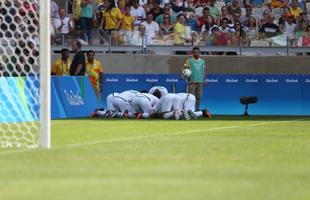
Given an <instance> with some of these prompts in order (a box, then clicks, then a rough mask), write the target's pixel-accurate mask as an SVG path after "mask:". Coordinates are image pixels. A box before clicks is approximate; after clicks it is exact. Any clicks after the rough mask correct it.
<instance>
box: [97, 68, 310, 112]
mask: <svg viewBox="0 0 310 200" xmlns="http://www.w3.org/2000/svg"><path fill="white" fill-rule="evenodd" d="M154 85H160V86H164V87H166V88H167V89H168V91H169V92H186V82H185V81H184V80H181V79H180V76H179V74H143V75H141V74H140V75H135V74H106V75H105V79H104V90H103V94H102V104H103V105H106V96H107V95H108V94H110V93H112V92H122V91H125V90H130V89H133V90H138V91H140V90H149V89H150V88H151V87H152V86H154ZM309 91H310V75H272V74H271V75H251V74H242V75H223V74H212V75H208V77H207V81H206V85H205V87H204V89H203V96H202V102H201V109H203V108H208V109H209V110H210V111H211V112H212V113H214V114H225V115H240V114H242V113H243V112H244V105H242V104H241V103H240V98H241V97H243V96H257V98H258V102H257V103H256V104H253V105H249V113H250V114H253V115H309V114H310V93H309Z"/></svg>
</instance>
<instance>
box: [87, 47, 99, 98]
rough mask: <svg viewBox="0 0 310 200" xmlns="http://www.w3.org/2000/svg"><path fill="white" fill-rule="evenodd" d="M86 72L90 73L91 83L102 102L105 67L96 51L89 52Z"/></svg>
mask: <svg viewBox="0 0 310 200" xmlns="http://www.w3.org/2000/svg"><path fill="white" fill-rule="evenodd" d="M85 74H86V75H88V78H89V80H90V83H91V85H92V87H93V89H94V92H95V94H96V96H97V97H98V100H99V102H100V101H101V92H102V83H103V68H102V64H101V62H100V61H99V60H97V59H95V52H94V51H92V50H89V51H88V52H87V60H86V72H85Z"/></svg>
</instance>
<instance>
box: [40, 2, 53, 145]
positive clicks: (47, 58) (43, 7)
mask: <svg viewBox="0 0 310 200" xmlns="http://www.w3.org/2000/svg"><path fill="white" fill-rule="evenodd" d="M39 9H40V10H39V14H40V23H39V24H40V28H39V30H40V58H39V59H40V62H39V63H40V137H39V138H40V139H39V146H40V148H44V149H49V148H51V42H50V41H51V40H50V24H51V17H50V10H51V9H50V1H49V0H39Z"/></svg>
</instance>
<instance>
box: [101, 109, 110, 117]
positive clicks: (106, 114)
mask: <svg viewBox="0 0 310 200" xmlns="http://www.w3.org/2000/svg"><path fill="white" fill-rule="evenodd" d="M110 116H111V111H110V110H106V111H105V113H104V115H103V117H104V118H109V117H110Z"/></svg>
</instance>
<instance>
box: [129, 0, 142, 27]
mask: <svg viewBox="0 0 310 200" xmlns="http://www.w3.org/2000/svg"><path fill="white" fill-rule="evenodd" d="M130 15H131V16H134V17H135V18H136V21H135V23H134V26H139V25H140V24H141V22H142V21H143V20H144V19H145V18H146V15H145V11H144V9H143V8H142V6H140V5H139V0H133V6H132V7H131V10H130Z"/></svg>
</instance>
